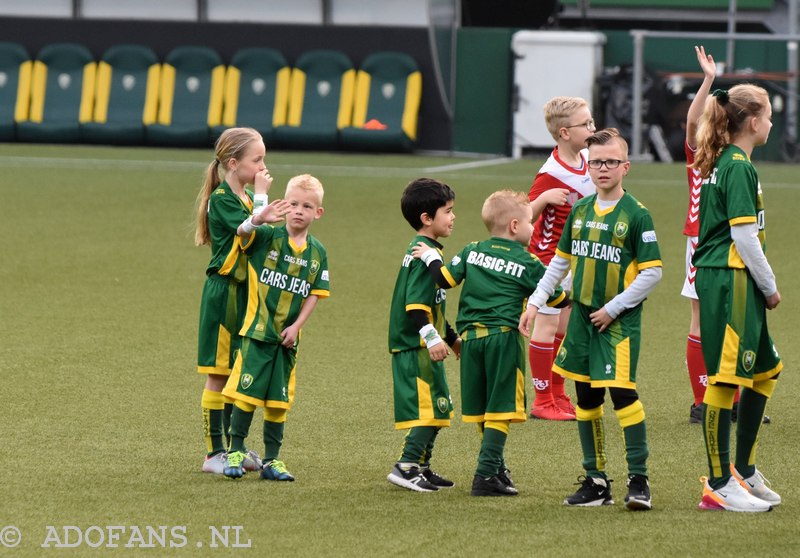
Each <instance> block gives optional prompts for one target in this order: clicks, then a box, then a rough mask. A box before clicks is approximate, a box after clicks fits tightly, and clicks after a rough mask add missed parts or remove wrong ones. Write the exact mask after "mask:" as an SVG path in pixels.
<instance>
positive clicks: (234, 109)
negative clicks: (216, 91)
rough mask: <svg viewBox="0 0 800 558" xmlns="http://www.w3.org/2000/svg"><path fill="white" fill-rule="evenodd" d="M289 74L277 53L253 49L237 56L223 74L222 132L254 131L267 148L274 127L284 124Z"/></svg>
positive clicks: (218, 132)
mask: <svg viewBox="0 0 800 558" xmlns="http://www.w3.org/2000/svg"><path fill="white" fill-rule="evenodd" d="M290 72H291V70H290V68H289V65H288V64H287V63H286V59H285V58H284V57H283V55H282V54H281V53H280V52H278V51H277V50H274V49H271V48H257V47H256V48H245V49H242V50H239V51H238V52H236V53H235V54H234V55H233V58H231V63H230V65H229V66H228V70H227V72H226V73H225V93H224V97H223V98H224V103H223V107H224V108H223V111H222V123H223V128H229V127H232V126H249V127H250V128H255V129H256V130H258V132H259V133H260V134H261V136H262V137H263V138H264V142H265V143H266V144H267V146H269V145H270V144H271V142H272V136H273V131H274V129H275V127H277V126H283V125H284V124H286V105H287V102H288V98H289V76H290ZM221 132H222V130H218V131H217V133H216V134H215V135H219V134H220V133H221Z"/></svg>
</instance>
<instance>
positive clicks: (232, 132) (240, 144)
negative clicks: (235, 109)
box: [194, 128, 261, 246]
mask: <svg viewBox="0 0 800 558" xmlns="http://www.w3.org/2000/svg"><path fill="white" fill-rule="evenodd" d="M254 141H261V134H259V133H258V132H257V131H256V130H254V129H253V128H228V129H227V130H225V131H224V132H222V135H221V136H220V137H219V139H217V142H216V143H215V144H214V154H215V158H214V160H213V161H211V163H210V164H209V165H208V168H207V169H206V174H205V178H204V179H203V186H202V187H201V188H200V192H199V193H198V194H197V201H196V219H195V230H194V243H195V245H196V246H203V245H205V244H208V243H209V242H211V235H210V233H209V231H208V199H209V198H210V197H211V193H212V192H213V191H214V190H216V189H217V188H218V187H219V185H220V184H222V178H221V177H220V174H221V173H222V174H224V173H225V169H227V168H228V161H230V160H231V159H241V158H242V157H244V155H245V153H246V152H247V148H248V147H249V146H250V144H251V143H253V142H254Z"/></svg>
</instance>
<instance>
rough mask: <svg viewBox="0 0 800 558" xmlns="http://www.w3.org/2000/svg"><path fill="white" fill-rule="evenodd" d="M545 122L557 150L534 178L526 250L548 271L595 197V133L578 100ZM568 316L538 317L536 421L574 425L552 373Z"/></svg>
mask: <svg viewBox="0 0 800 558" xmlns="http://www.w3.org/2000/svg"><path fill="white" fill-rule="evenodd" d="M544 120H545V124H546V125H547V130H548V131H549V132H550V135H552V136H553V139H554V140H555V141H556V147H555V148H554V149H553V152H552V153H551V154H550V157H548V159H547V161H546V162H545V163H544V165H542V168H541V169H539V172H538V173H537V174H536V178H535V179H534V181H533V186H531V191H530V193H529V194H528V198H529V199H530V200H531V202H532V204H531V205H532V207H533V218H534V219H535V225H534V227H533V237H532V238H531V242H530V246H529V247H528V250H529V251H530V252H531V253H532V254H535V255H536V256H537V257H538V258H539V259H540V260H542V263H544V264H545V265H548V264H549V263H550V260H551V259H552V258H553V254H555V248H556V245H557V244H558V240H559V239H560V238H561V234H562V232H563V231H564V222H565V221H566V220H567V215H569V211H570V209H572V205H573V204H574V203H575V202H576V201H578V200H579V199H581V198H582V197H584V196H589V195H591V194H593V193H594V191H595V187H594V183H593V182H592V179H591V177H590V176H589V169H588V168H587V166H586V159H587V156H586V154H587V151H586V140H587V138H589V136H591V135H592V132H594V129H595V128H594V119H593V118H592V112H591V110H590V109H589V104H588V103H587V102H586V101H585V100H584V99H582V98H580V97H553V98H552V99H550V100H549V101H548V102H547V103H546V104H545V105H544ZM571 279H572V278H571V276H569V275H568V276H567V277H566V278H565V279H564V281H563V282H562V283H561V286H562V287H563V288H564V289H565V290H569V289H570V286H571ZM569 313H570V309H569V308H564V309H563V310H561V309H559V308H542V311H541V312H539V315H538V316H537V317H536V323H535V324H534V326H533V333H532V335H531V340H530V345H529V347H528V358H529V359H530V363H531V376H532V377H533V387H534V389H535V391H534V394H535V397H534V400H533V404H532V405H531V417H533V418H537V419H544V420H575V407H573V405H572V402H571V401H570V399H569V396H567V394H566V393H565V391H564V378H562V377H561V376H559V375H558V374H553V372H552V365H553V359H554V357H555V354H556V352H557V351H558V347H559V345H560V344H561V341H562V340H563V339H564V332H565V331H566V330H567V323H568V322H569Z"/></svg>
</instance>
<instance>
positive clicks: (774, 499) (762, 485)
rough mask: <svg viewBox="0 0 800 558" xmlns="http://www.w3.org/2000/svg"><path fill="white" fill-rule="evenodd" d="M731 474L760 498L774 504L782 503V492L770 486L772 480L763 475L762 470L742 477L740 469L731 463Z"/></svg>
mask: <svg viewBox="0 0 800 558" xmlns="http://www.w3.org/2000/svg"><path fill="white" fill-rule="evenodd" d="M731 475H733V477H734V478H735V479H736V480H737V481H739V484H741V485H742V486H743V487H744V489H745V490H747V491H748V492H749V493H750V494H752V495H753V496H755V497H756V498H758V499H759V500H764V501H765V502H768V503H769V504H771V505H773V506H777V505H779V504H780V503H781V496H780V494H778V493H777V492H775V491H774V490H772V489H771V488H770V487H769V485H770V482H769V481H768V480H767V479H766V478H764V475H762V474H761V471H759V470H758V469H756V471H755V473H753V476H751V477H748V478H746V479H745V478H742V475H740V474H739V471H737V470H736V467H734V465H733V463H731Z"/></svg>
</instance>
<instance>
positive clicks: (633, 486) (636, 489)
mask: <svg viewBox="0 0 800 558" xmlns="http://www.w3.org/2000/svg"><path fill="white" fill-rule="evenodd" d="M625 507H626V508H628V509H629V510H634V511H636V510H651V509H653V504H652V503H651V502H650V483H649V482H648V481H647V477H646V476H644V475H628V495H627V496H625Z"/></svg>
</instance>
